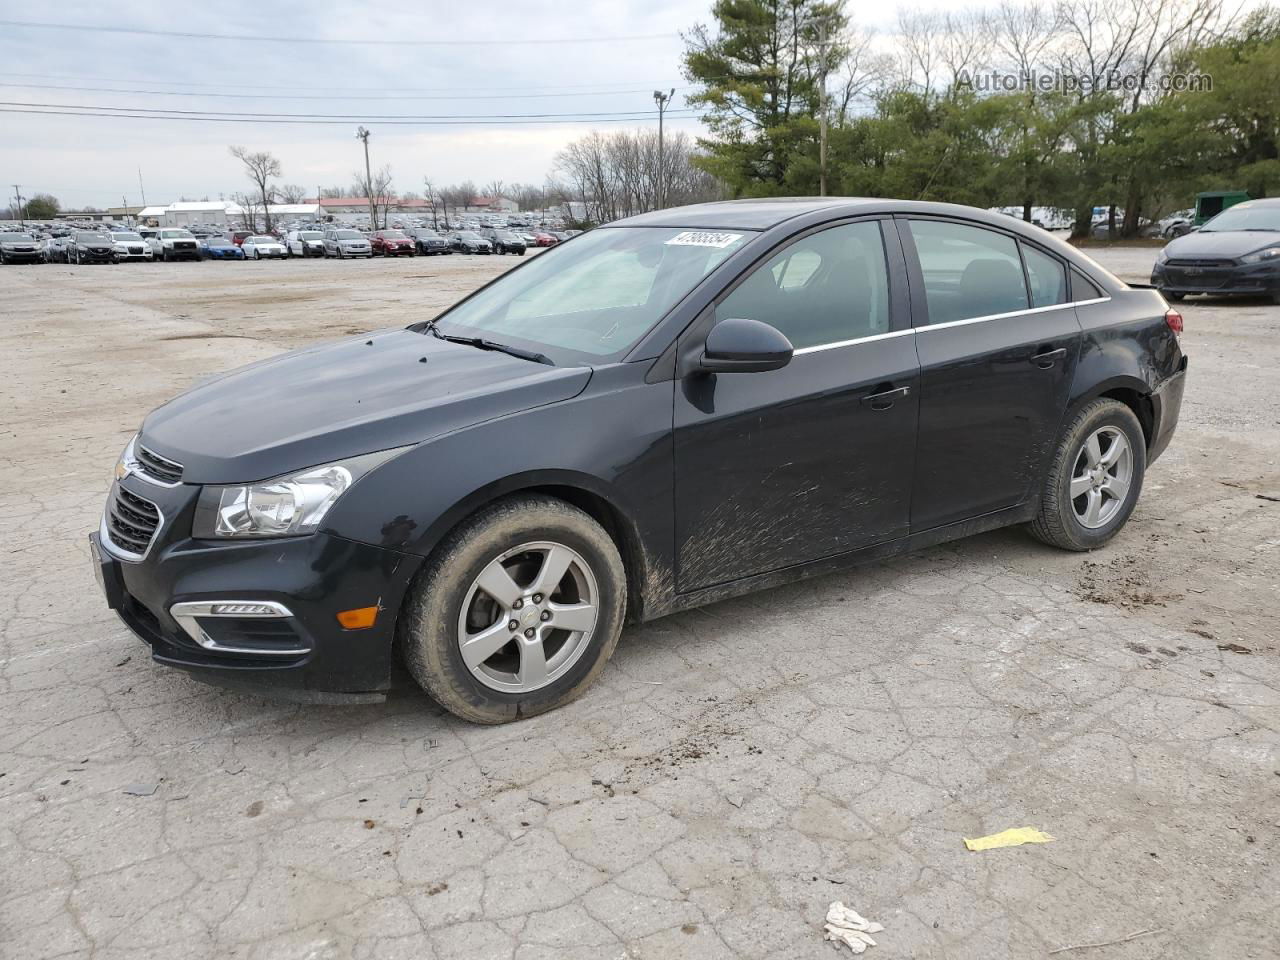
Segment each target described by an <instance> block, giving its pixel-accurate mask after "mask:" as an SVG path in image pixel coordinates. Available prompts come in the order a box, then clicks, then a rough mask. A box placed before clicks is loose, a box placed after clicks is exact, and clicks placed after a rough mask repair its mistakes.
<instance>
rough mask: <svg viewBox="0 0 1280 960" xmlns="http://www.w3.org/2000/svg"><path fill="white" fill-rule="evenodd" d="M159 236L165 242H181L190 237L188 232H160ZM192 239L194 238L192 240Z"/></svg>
mask: <svg viewBox="0 0 1280 960" xmlns="http://www.w3.org/2000/svg"><path fill="white" fill-rule="evenodd" d="M160 236H162V237H164V239H166V240H181V239H186V238H188V237H191V231H190V230H161V231H160ZM192 239H194V238H192Z"/></svg>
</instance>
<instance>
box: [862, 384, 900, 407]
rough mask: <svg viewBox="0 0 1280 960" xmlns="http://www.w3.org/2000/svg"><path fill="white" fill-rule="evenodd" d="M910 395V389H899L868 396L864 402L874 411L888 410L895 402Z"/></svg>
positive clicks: (863, 399) (864, 398)
mask: <svg viewBox="0 0 1280 960" xmlns="http://www.w3.org/2000/svg"><path fill="white" fill-rule="evenodd" d="M910 393H911V388H910V387H898V388H897V389H896V390H881V391H880V392H878V393H869V394H867V395H866V396H865V397H863V398H862V402H863V403H864V404H866V405H867V406H868V407H870V408H871V409H872V410H888V409H889V408H890V407H892V406H893V404H894V401H895V400H897V399H898V398H899V397H905V396H907V395H908V394H910Z"/></svg>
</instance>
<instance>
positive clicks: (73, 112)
mask: <svg viewBox="0 0 1280 960" xmlns="http://www.w3.org/2000/svg"><path fill="white" fill-rule="evenodd" d="M49 106H50V107H53V108H54V109H28V108H21V107H10V106H4V105H0V113H14V114H26V115H28V116H40V117H110V118H112V119H116V120H121V119H124V120H184V121H188V122H192V123H201V122H203V123H266V124H290V125H294V124H302V125H312V126H324V125H340V126H347V125H349V124H350V123H352V120H349V119H348V120H322V119H287V118H279V117H277V118H272V117H260V118H253V117H239V116H225V117H213V116H182V115H180V116H164V115H161V114H154V113H101V112H96V110H95V109H93V108H89V109H61V108H59V107H58V105H57V104H50V105H49ZM121 109H128V108H121ZM693 116H696V114H695V113H693V112H692V111H690V115H689V116H683V115H682V117H681V119H691V118H692V117H693ZM652 119H653V113H652V112H648V113H644V114H638V115H633V116H606V117H582V116H575V115H572V114H565V115H562V116H560V117H555V118H553V119H518V120H517V119H507V120H485V119H474V120H466V119H462V120H459V119H439V120H425V119H419V120H379V121H377V122H378V123H379V124H380V125H383V126H397V127H403V126H416V127H447V126H463V127H465V126H525V125H534V124H575V123H590V124H597V123H630V122H636V121H650V120H652Z"/></svg>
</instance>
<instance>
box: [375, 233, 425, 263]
mask: <svg viewBox="0 0 1280 960" xmlns="http://www.w3.org/2000/svg"><path fill="white" fill-rule="evenodd" d="M369 245H370V246H371V247H373V255H374V256H375V257H412V256H415V255H416V254H417V252H418V251H417V248H416V247H415V246H414V243H413V238H412V237H410V236H409V235H408V234H406V233H405V232H404V231H403V230H379V231H378V232H377V233H375V234H374V235H373V236H372V237H370V238H369Z"/></svg>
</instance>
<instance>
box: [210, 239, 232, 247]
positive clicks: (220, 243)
mask: <svg viewBox="0 0 1280 960" xmlns="http://www.w3.org/2000/svg"><path fill="white" fill-rule="evenodd" d="M209 246H211V247H234V246H235V244H234V243H232V242H231V241H230V240H228V239H227V238H226V237H210V238H209Z"/></svg>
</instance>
